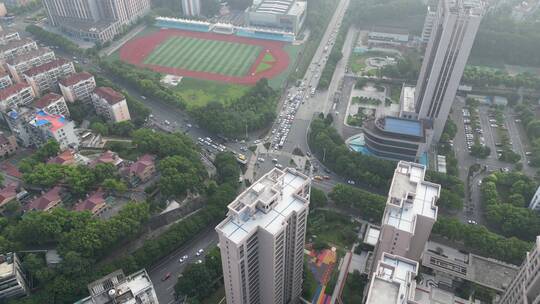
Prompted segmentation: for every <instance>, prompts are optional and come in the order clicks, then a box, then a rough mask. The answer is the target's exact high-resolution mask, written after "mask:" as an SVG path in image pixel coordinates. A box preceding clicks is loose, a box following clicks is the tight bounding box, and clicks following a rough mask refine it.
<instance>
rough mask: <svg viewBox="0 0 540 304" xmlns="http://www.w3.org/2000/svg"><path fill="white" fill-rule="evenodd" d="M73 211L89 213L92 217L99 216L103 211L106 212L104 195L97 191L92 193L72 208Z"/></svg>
mask: <svg viewBox="0 0 540 304" xmlns="http://www.w3.org/2000/svg"><path fill="white" fill-rule="evenodd" d="M73 210H75V211H81V212H83V211H89V212H90V213H92V215H93V216H100V215H101V214H102V213H103V212H104V211H105V210H107V202H106V201H105V193H104V192H103V191H102V190H101V189H98V190H96V191H95V192H94V193H92V194H90V196H89V197H88V198H87V199H85V200H81V201H79V202H78V203H77V204H75V206H73Z"/></svg>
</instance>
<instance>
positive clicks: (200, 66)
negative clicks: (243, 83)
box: [144, 37, 262, 76]
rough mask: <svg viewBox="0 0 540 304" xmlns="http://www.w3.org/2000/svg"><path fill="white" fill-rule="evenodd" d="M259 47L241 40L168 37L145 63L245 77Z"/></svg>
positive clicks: (259, 50)
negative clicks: (235, 41)
mask: <svg viewBox="0 0 540 304" xmlns="http://www.w3.org/2000/svg"><path fill="white" fill-rule="evenodd" d="M261 50H262V48H261V47H260V46H255V45H248V44H242V43H234V42H226V41H218V40H206V39H198V38H192V37H171V38H169V39H167V40H166V41H164V42H163V43H161V44H160V45H159V46H158V47H156V49H155V50H154V51H153V52H152V53H151V54H150V55H149V56H148V57H147V58H146V59H145V60H144V63H145V64H155V65H160V66H166V67H172V68H182V69H187V70H191V71H197V72H210V73H216V74H221V75H230V76H244V75H246V74H247V73H248V71H249V68H250V67H251V66H252V65H253V63H254V62H255V60H256V59H257V56H258V55H259V53H260V52H261Z"/></svg>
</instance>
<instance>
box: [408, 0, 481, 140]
mask: <svg viewBox="0 0 540 304" xmlns="http://www.w3.org/2000/svg"><path fill="white" fill-rule="evenodd" d="M431 9H432V8H430V12H428V15H427V17H426V19H427V20H426V26H425V28H424V31H425V32H426V34H425V35H426V36H429V42H428V44H427V48H426V53H425V56H424V61H423V63H422V68H421V70H420V76H419V78H418V82H417V85H416V92H415V99H416V112H417V113H418V114H419V115H418V116H419V118H420V119H427V120H430V121H432V122H433V137H432V142H433V143H436V142H438V141H439V138H440V136H441V133H442V131H443V129H444V125H445V123H446V119H447V117H448V113H449V112H450V107H451V106H452V103H453V102H454V99H455V97H456V92H457V89H458V86H459V82H460V80H461V76H462V75H463V71H464V69H465V65H466V64H467V60H468V59H469V54H470V52H471V48H472V46H473V43H474V38H475V36H476V32H477V31H478V27H479V26H480V21H481V20H482V16H483V14H484V3H483V2H482V1H480V0H440V1H439V4H438V6H437V9H436V12H433V11H431ZM433 14H435V15H433ZM431 19H433V20H431ZM428 28H430V29H429V30H428ZM428 32H429V33H428Z"/></svg>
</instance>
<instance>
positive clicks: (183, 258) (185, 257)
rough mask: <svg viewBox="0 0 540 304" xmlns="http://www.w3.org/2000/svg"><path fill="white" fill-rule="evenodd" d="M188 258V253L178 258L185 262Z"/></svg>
mask: <svg viewBox="0 0 540 304" xmlns="http://www.w3.org/2000/svg"><path fill="white" fill-rule="evenodd" d="M187 259H188V256H187V255H184V256H182V257H181V258H180V259H179V260H178V262H180V263H184V262H185V261H187Z"/></svg>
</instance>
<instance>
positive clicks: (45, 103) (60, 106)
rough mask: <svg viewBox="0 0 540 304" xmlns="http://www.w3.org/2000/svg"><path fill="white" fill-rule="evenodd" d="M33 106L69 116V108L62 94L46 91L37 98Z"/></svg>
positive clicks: (51, 112) (50, 112)
mask: <svg viewBox="0 0 540 304" xmlns="http://www.w3.org/2000/svg"><path fill="white" fill-rule="evenodd" d="M34 106H35V107H36V108H37V109H41V110H43V111H45V112H47V113H49V114H56V115H63V116H65V117H69V109H68V107H67V104H66V101H65V99H64V96H62V95H58V94H56V93H47V94H46V95H44V96H43V97H41V98H40V99H38V100H37V101H36V102H35V104H34Z"/></svg>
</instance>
